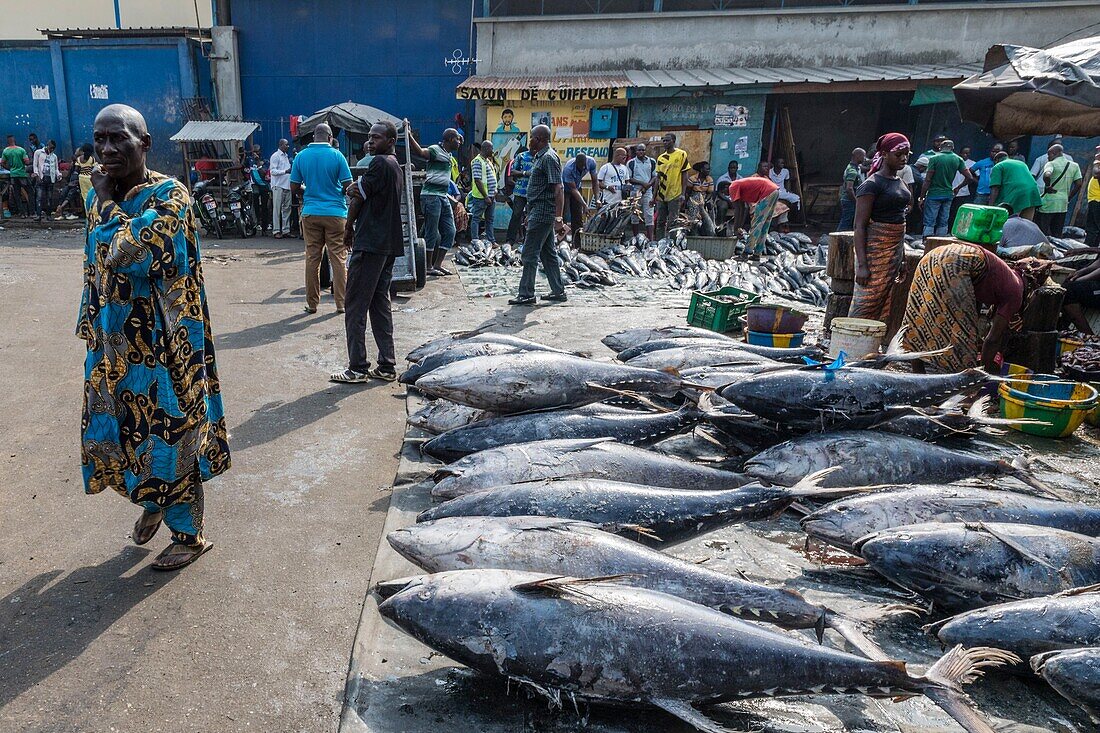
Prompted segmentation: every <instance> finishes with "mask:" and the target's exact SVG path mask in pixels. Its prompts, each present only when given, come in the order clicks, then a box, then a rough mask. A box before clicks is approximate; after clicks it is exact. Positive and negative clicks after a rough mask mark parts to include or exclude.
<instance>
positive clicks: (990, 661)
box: [923, 645, 1020, 733]
mask: <svg viewBox="0 0 1100 733" xmlns="http://www.w3.org/2000/svg"><path fill="white" fill-rule="evenodd" d="M1019 663H1020V658H1019V657H1017V656H1016V655H1015V654H1013V653H1011V652H1006V651H1004V650H1002V649H994V648H992V647H973V648H971V649H964V648H963V647H962V645H959V646H956V647H954V648H952V649H950V650H948V652H947V653H946V654H944V655H943V656H942V657H940V658H939V660H938V661H937V662H936V663H935V664H933V665H932V666H931V667H930V668H929V669H928V671H927V672H925V674H924V677H923V680H924V682H925V683H926V687H925V689H924V690H923V692H924V695H925V696H926V697H927V698H928V699H929V700H931V701H932V702H934V703H936V705H938V706H939V707H940V709H941V710H943V711H944V712H945V713H947V714H948V715H950V716H951V717H952V718H954V719H955V721H956V722H957V723H958V724H959V725H961V726H962V727H963V728H964V729H965V730H967V731H969V733H996V728H994V727H993V726H992V725H991V724H990V722H989V721H988V720H986V718H985V716H983V715H982V714H981V713H980V712H978V710H977V709H976V708H975V707H974V703H973V702H971V700H970V698H968V697H967V696H966V694H965V693H963V691H962V689H961V686H962V685H965V684H968V683H970V682H973V681H974V680H976V679H978V678H979V677H981V676H982V675H983V674H984V672H985V670H986V669H989V668H993V667H1000V666H1003V665H1006V664H1019Z"/></svg>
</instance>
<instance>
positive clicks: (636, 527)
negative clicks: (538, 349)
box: [600, 522, 664, 542]
mask: <svg viewBox="0 0 1100 733" xmlns="http://www.w3.org/2000/svg"><path fill="white" fill-rule="evenodd" d="M600 529H602V530H604V531H605V532H613V533H615V534H622V533H623V532H634V533H636V534H638V535H639V536H641V537H644V538H646V539H647V540H656V541H657V542H664V540H663V539H661V536H660V535H659V534H657V533H656V532H654V531H653V530H652V529H650V528H649V527H646V526H643V525H641V524H617V523H614V522H609V523H607V524H601V525H600Z"/></svg>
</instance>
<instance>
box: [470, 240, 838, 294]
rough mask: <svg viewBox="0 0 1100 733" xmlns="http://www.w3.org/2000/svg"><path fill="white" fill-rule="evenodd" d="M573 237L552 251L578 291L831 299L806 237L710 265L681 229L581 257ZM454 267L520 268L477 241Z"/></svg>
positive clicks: (511, 250) (512, 255)
mask: <svg viewBox="0 0 1100 733" xmlns="http://www.w3.org/2000/svg"><path fill="white" fill-rule="evenodd" d="M572 241H573V238H572V235H567V236H566V238H565V240H564V241H562V242H559V243H558V245H557V247H556V253H557V256H558V264H559V266H560V267H561V271H562V278H563V279H564V280H565V282H566V284H570V285H573V286H575V287H579V288H594V287H605V286H614V285H617V284H618V283H619V282H620V278H622V277H636V278H647V279H660V280H665V281H666V282H667V283H668V286H669V288H671V289H673V290H678V291H694V290H700V291H715V290H718V289H719V288H724V287H727V286H732V287H736V288H740V289H742V290H749V291H752V292H754V293H759V294H761V295H774V296H777V297H781V298H787V299H789V300H794V301H799V302H802V303H809V304H812V305H816V306H818V307H824V305H825V301H826V298H827V297H828V295H829V283H828V278H827V277H826V276H825V266H824V265H823V264H821V263H819V262H818V259H819V258H818V257H817V254H816V248H815V247H814V246H813V245H812V244H811V240H810V238H809V237H807V236H806V235H805V234H801V233H792V234H777V233H774V232H773V233H771V234H769V235H768V243H767V245H766V254H767V255H769V256H768V257H766V258H765V259H763V260H762V261H759V262H757V261H747V260H745V259H741V258H740V257H741V256H742V255H744V254H745V241H746V240H745V239H744V238H742V239H741V240H740V241H739V243H738V245H737V255H735V256H734V257H731V258H729V259H727V260H708V259H706V258H705V257H703V255H701V254H700V253H699V252H697V251H695V250H691V249H686V248H685V247H686V242H687V237H686V235H685V234H684V231H683V230H682V229H677V230H674V231H673V232H672V233H671V234H670V236H669V237H666V238H664V239H661V240H659V241H656V242H654V241H650V240H648V239H646V236H645V235H644V234H639V235H636V236H634V237H633V238H630V239H628V240H624V241H623V242H620V243H619V244H614V245H608V246H605V247H603V248H601V249H600V250H599V251H598V252H595V253H592V254H585V253H582V252H579V251H578V250H576V249H573V248H572V247H571V244H572ZM454 259H455V262H456V263H458V264H459V265H463V266H466V267H519V266H520V265H521V262H520V255H519V250H518V248H517V247H512V246H511V245H509V244H508V243H503V244H497V243H494V242H488V241H486V240H480V239H475V240H474V241H472V242H470V243H469V244H464V245H460V246H459V247H457V248H456V249H455V253H454Z"/></svg>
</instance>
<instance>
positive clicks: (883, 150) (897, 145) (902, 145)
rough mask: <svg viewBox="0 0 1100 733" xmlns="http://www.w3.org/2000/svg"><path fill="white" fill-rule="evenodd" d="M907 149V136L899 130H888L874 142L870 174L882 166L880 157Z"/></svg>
mask: <svg viewBox="0 0 1100 733" xmlns="http://www.w3.org/2000/svg"><path fill="white" fill-rule="evenodd" d="M902 150H909V138H907V137H905V135H902V134H901V133H900V132H888V133H886V134H885V135H883V136H882V137H880V138H879V139H878V142H877V143H875V157H874V158H873V159H872V160H871V174H874V173H875V171H877V170H878V169H879V168H881V167H882V159H883V157H884V156H885V155H886V154H887V153H897V152H900V151H902Z"/></svg>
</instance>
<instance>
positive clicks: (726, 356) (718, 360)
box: [626, 344, 778, 370]
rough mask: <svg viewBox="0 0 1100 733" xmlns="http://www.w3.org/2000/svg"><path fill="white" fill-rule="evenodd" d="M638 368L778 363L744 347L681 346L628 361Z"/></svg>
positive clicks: (689, 367)
mask: <svg viewBox="0 0 1100 733" xmlns="http://www.w3.org/2000/svg"><path fill="white" fill-rule="evenodd" d="M626 363H627V365H628V366H630V367H635V368H638V369H676V370H680V369H695V368H698V367H705V366H715V365H717V364H731V365H737V364H777V363H778V362H776V361H775V360H774V359H769V358H768V357H766V356H760V355H759V354H754V353H752V352H751V351H745V350H743V349H737V348H730V347H728V346H724V345H722V344H719V345H717V346H679V347H676V348H673V349H662V350H661V351H651V352H650V353H648V354H642V355H640V356H635V357H634V358H633V359H631V360H630V361H628V362H626Z"/></svg>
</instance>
